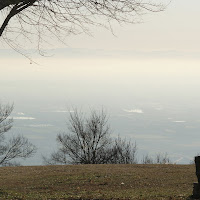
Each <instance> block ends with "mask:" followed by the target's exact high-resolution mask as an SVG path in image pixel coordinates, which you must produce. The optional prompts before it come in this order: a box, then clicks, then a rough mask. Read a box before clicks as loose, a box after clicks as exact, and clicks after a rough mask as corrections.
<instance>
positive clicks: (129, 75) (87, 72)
mask: <svg viewBox="0 0 200 200" xmlns="http://www.w3.org/2000/svg"><path fill="white" fill-rule="evenodd" d="M63 59H64V58H60V59H59V58H50V59H49V62H48V64H46V65H41V66H35V65H30V64H29V63H27V64H26V65H20V62H24V61H18V63H19V67H18V72H16V73H15V74H14V75H15V79H14V78H13V76H14V75H13V74H12V73H11V74H10V79H9V78H7V79H9V80H6V79H5V80H4V77H3V75H1V81H0V91H1V97H2V98H1V100H2V102H5V103H6V102H10V103H11V102H14V104H15V109H14V111H13V113H12V116H13V118H14V126H13V128H12V130H11V131H10V133H9V134H23V135H24V136H26V137H28V138H29V139H30V140H31V142H32V143H34V144H35V145H36V146H37V147H38V152H37V154H36V155H35V156H34V157H33V158H30V159H29V160H27V161H25V162H24V161H23V162H22V163H23V164H26V165H40V164H42V160H41V155H49V154H50V153H51V152H52V151H54V150H56V148H57V146H56V135H57V134H58V133H60V132H64V131H67V117H68V114H69V113H68V111H69V110H71V111H73V107H77V108H78V109H82V111H83V112H85V113H88V112H89V110H90V109H101V108H102V107H103V108H104V109H105V110H106V111H107V113H108V115H109V123H110V125H111V128H112V137H117V136H118V135H120V136H121V137H124V138H130V139H132V140H133V142H134V141H136V143H137V146H138V158H139V160H141V159H142V156H143V155H145V154H147V153H148V154H149V155H155V154H156V153H165V152H167V153H168V155H169V157H170V158H171V160H173V162H177V163H189V162H190V160H192V157H193V156H194V155H196V154H197V153H198V152H199V151H200V150H199V141H198V138H199V134H200V113H199V110H200V104H199V102H200V94H199V92H198V88H199V86H200V73H199V70H198V67H197V66H198V64H199V62H198V61H197V62H195V63H194V62H192V61H191V62H190V61H188V60H186V61H177V60H176V59H171V60H169V59H165V58H163V59H158V60H150V59H144V60H142V59H137V60H131V59H123V60H120V61H117V60H115V61H114V60H113V59H101V58H98V59H97V58H95V59H93V60H92V59H91V60H90V59H85V58H84V59H79V61H77V60H76V59H74V60H73V59H71V60H70V61H69V60H67V59H66V61H65V62H64V60H63ZM61 61H62V62H61ZM26 62H27V61H26ZM41 63H42V62H41ZM56 63H57V64H56ZM191 63H193V65H192V67H191V66H190V67H189V64H191ZM13 66H14V65H13ZM20 66H21V67H20ZM22 68H23V69H22ZM13 69H15V68H14V67H13ZM20 69H21V70H24V71H26V73H22V74H20V73H19V71H20ZM5 73H8V71H7V72H6V70H5ZM7 77H9V76H7Z"/></svg>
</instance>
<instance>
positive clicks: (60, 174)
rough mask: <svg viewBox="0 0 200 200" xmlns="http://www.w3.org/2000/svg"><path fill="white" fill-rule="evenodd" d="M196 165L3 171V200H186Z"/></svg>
mask: <svg viewBox="0 0 200 200" xmlns="http://www.w3.org/2000/svg"><path fill="white" fill-rule="evenodd" d="M195 181H196V177H195V167H194V165H75V166H72V165H68V166H34V167H2V168H0V199H24V200H25V199H42V200H43V199H44V200H45V199H49V200H50V199H101V200H102V199H145V200H146V199H152V200H154V199H155V200H156V199H160V200H161V199H163V200H164V199H169V200H172V199H174V200H175V199H187V198H188V197H189V196H190V195H191V194H192V187H193V182H195Z"/></svg>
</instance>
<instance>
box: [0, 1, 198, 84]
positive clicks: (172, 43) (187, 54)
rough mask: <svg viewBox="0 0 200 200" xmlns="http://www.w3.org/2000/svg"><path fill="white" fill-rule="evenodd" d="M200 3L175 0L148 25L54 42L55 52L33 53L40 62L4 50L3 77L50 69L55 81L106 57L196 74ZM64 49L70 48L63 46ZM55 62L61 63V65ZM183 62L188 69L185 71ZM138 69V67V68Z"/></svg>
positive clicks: (97, 30) (38, 73) (112, 64)
mask: <svg viewBox="0 0 200 200" xmlns="http://www.w3.org/2000/svg"><path fill="white" fill-rule="evenodd" d="M164 2H166V1H164ZM199 7H200V2H199V1H198V0H193V1H192V2H191V1H188V0H173V1H172V2H171V3H170V4H169V6H168V7H167V9H166V11H164V12H161V13H150V14H148V15H145V16H143V23H140V24H135V25H124V26H122V27H121V26H118V25H114V27H113V28H114V32H115V35H116V36H113V35H112V34H111V33H110V32H108V31H107V30H104V29H102V28H97V27H91V32H92V33H93V37H90V36H88V35H85V34H82V35H78V36H70V37H69V38H67V41H66V43H67V46H64V45H63V44H60V43H58V42H56V41H55V43H53V41H52V48H53V49H54V50H53V51H51V52H49V53H48V54H47V55H49V56H51V55H53V56H52V57H50V58H49V57H43V58H41V57H39V58H35V57H34V55H32V56H33V58H34V60H35V61H36V62H37V63H38V64H39V65H34V64H32V65H30V64H29V61H28V60H27V59H26V58H24V57H23V56H21V55H18V54H17V53H15V52H14V51H13V50H11V51H9V52H5V51H1V52H0V58H1V63H0V68H1V73H0V78H1V80H3V79H35V78H36V79H40V78H41V79H43V78H44V75H43V74H44V73H45V74H46V75H45V77H46V79H48V78H49V79H52V76H54V77H55V76H57V78H58V79H60V78H62V77H63V76H64V74H65V73H66V74H68V73H69V71H70V70H73V69H69V68H71V67H73V65H75V66H76V65H83V63H84V67H93V66H96V65H101V66H102V64H103V65H104V66H106V64H105V63H106V62H107V61H106V60H110V61H109V66H110V67H115V66H122V65H123V67H126V65H127V66H130V63H131V62H133V63H135V62H137V63H138V62H139V63H140V66H141V65H142V66H143V68H142V70H141V69H139V71H140V70H141V71H142V72H143V71H144V70H147V71H148V73H150V72H153V73H154V72H155V73H163V71H165V70H167V71H166V73H168V69H167V68H168V66H170V67H172V68H173V72H174V73H176V71H177V72H178V73H186V74H188V70H189V71H190V72H189V73H190V74H191V73H193V72H194V74H195V75H196V73H198V72H199V71H198V64H199V53H200V45H199V44H200V37H199V35H200V25H198V23H197V19H199V17H200V12H199ZM53 45H54V46H53ZM2 47H4V48H5V46H2ZM61 47H62V48H67V50H62V49H60V50H57V48H61ZM11 55H12V56H11ZM8 58H9V59H8ZM104 62H105V63H104ZM174 62H175V63H176V65H175V64H173V63H174ZM52 63H59V65H58V64H57V65H56V69H55V65H54V64H52ZM94 63H95V64H94ZM97 63H99V64H97ZM122 63H123V64H122ZM189 63H190V64H189ZM172 65H173V66H172ZM132 66H133V65H132ZM134 66H135V64H134ZM181 66H182V68H183V69H182V70H181V71H180V68H181ZM81 67H82V66H81ZM176 67H177V69H176ZM149 68H151V69H150V70H149ZM188 68H189V69H188ZM58 69H59V70H58ZM159 69H160V70H159ZM174 69H175V70H174ZM133 70H136V71H138V69H134V67H133ZM70 73H71V72H70ZM60 75H61V77H59V76H60Z"/></svg>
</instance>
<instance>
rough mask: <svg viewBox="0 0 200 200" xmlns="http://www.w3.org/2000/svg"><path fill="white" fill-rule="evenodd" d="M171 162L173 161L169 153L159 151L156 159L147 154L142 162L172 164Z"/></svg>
mask: <svg viewBox="0 0 200 200" xmlns="http://www.w3.org/2000/svg"><path fill="white" fill-rule="evenodd" d="M170 163H172V162H171V160H170V158H169V156H168V155H167V153H165V154H162V153H158V154H156V157H155V159H153V158H152V157H151V156H149V155H148V154H147V155H145V156H144V157H143V159H142V164H170Z"/></svg>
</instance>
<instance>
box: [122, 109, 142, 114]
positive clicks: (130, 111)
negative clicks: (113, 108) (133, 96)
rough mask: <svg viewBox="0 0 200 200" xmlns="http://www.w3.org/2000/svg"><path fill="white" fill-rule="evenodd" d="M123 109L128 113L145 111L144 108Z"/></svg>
mask: <svg viewBox="0 0 200 200" xmlns="http://www.w3.org/2000/svg"><path fill="white" fill-rule="evenodd" d="M123 111H125V112H128V113H139V114H142V113H144V112H143V110H142V109H131V110H127V109H123Z"/></svg>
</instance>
